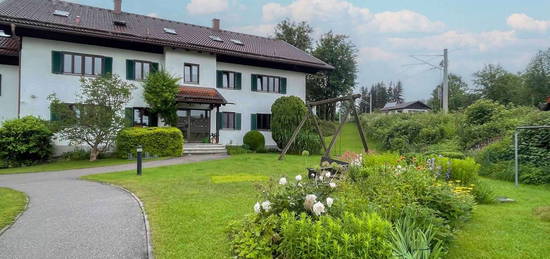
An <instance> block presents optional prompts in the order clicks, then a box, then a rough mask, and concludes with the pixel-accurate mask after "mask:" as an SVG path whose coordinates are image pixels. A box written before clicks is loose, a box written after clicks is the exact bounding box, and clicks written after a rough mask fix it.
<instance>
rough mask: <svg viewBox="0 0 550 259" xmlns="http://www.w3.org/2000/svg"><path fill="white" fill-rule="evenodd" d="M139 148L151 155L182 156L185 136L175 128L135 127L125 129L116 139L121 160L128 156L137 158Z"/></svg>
mask: <svg viewBox="0 0 550 259" xmlns="http://www.w3.org/2000/svg"><path fill="white" fill-rule="evenodd" d="M138 146H141V147H142V148H143V152H144V153H149V154H150V155H155V156H173V157H177V156H181V154H182V152H183V134H182V133H181V131H180V130H179V129H177V128H173V127H149V128H138V127H134V128H126V129H123V130H122V131H121V132H120V133H119V134H118V136H117V138H116V147H117V155H118V156H119V157H121V158H125V157H128V154H133V155H134V156H135V155H136V148H137V147H138Z"/></svg>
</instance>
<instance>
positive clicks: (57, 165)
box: [0, 158, 162, 175]
mask: <svg viewBox="0 0 550 259" xmlns="http://www.w3.org/2000/svg"><path fill="white" fill-rule="evenodd" d="M159 159H162V158H159ZM135 162H136V161H134V160H128V159H120V158H105V159H99V160H96V161H94V162H90V161H88V160H75V161H72V160H56V161H52V162H48V163H44V164H38V165H33V166H24V167H14V168H4V169H0V175H2V174H23V173H38V172H51V171H61V170H70V169H82V168H92V167H101V166H111V165H122V164H130V163H135Z"/></svg>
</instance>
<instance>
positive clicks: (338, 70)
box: [307, 31, 357, 120]
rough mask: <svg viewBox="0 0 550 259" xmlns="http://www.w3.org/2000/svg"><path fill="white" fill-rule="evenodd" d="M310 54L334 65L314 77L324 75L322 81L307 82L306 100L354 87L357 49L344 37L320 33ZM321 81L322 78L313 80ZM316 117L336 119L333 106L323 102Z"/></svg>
mask: <svg viewBox="0 0 550 259" xmlns="http://www.w3.org/2000/svg"><path fill="white" fill-rule="evenodd" d="M312 54H313V56H315V57H317V58H318V59H320V60H322V61H324V62H326V63H328V64H330V65H332V66H334V70H331V71H328V72H326V73H325V74H324V75H323V74H319V75H317V76H318V77H323V76H325V77H326V82H325V83H326V84H325V83H323V84H314V83H311V84H309V87H308V89H307V91H308V100H310V101H318V100H322V99H327V98H334V97H338V96H342V95H346V94H349V93H351V92H352V90H353V88H354V87H355V79H356V73H357V49H356V48H355V46H354V45H353V43H352V42H351V41H350V40H349V38H348V36H346V35H341V34H334V33H332V31H330V32H328V33H326V34H324V35H323V36H321V39H320V40H319V42H318V43H317V46H316V48H315V49H314V50H313V51H312ZM315 81H316V82H319V81H320V82H323V80H319V79H317V80H315ZM318 110H319V111H320V114H319V115H320V116H321V117H323V118H324V119H327V120H334V119H335V118H336V105H334V104H331V105H324V106H322V107H320V109H318Z"/></svg>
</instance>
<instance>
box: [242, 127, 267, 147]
mask: <svg viewBox="0 0 550 259" xmlns="http://www.w3.org/2000/svg"><path fill="white" fill-rule="evenodd" d="M243 143H244V144H245V145H246V146H248V147H249V148H250V150H252V151H262V150H265V137H264V135H263V134H262V133H261V132H259V131H257V130H251V131H249V132H247V133H246V134H245V135H244V137H243Z"/></svg>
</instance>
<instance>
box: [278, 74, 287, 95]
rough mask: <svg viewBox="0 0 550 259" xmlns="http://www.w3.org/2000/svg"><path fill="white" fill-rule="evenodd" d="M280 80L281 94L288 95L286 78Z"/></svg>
mask: <svg viewBox="0 0 550 259" xmlns="http://www.w3.org/2000/svg"><path fill="white" fill-rule="evenodd" d="M279 80H280V81H281V83H280V84H281V93H282V94H286V78H284V77H281V79H279Z"/></svg>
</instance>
